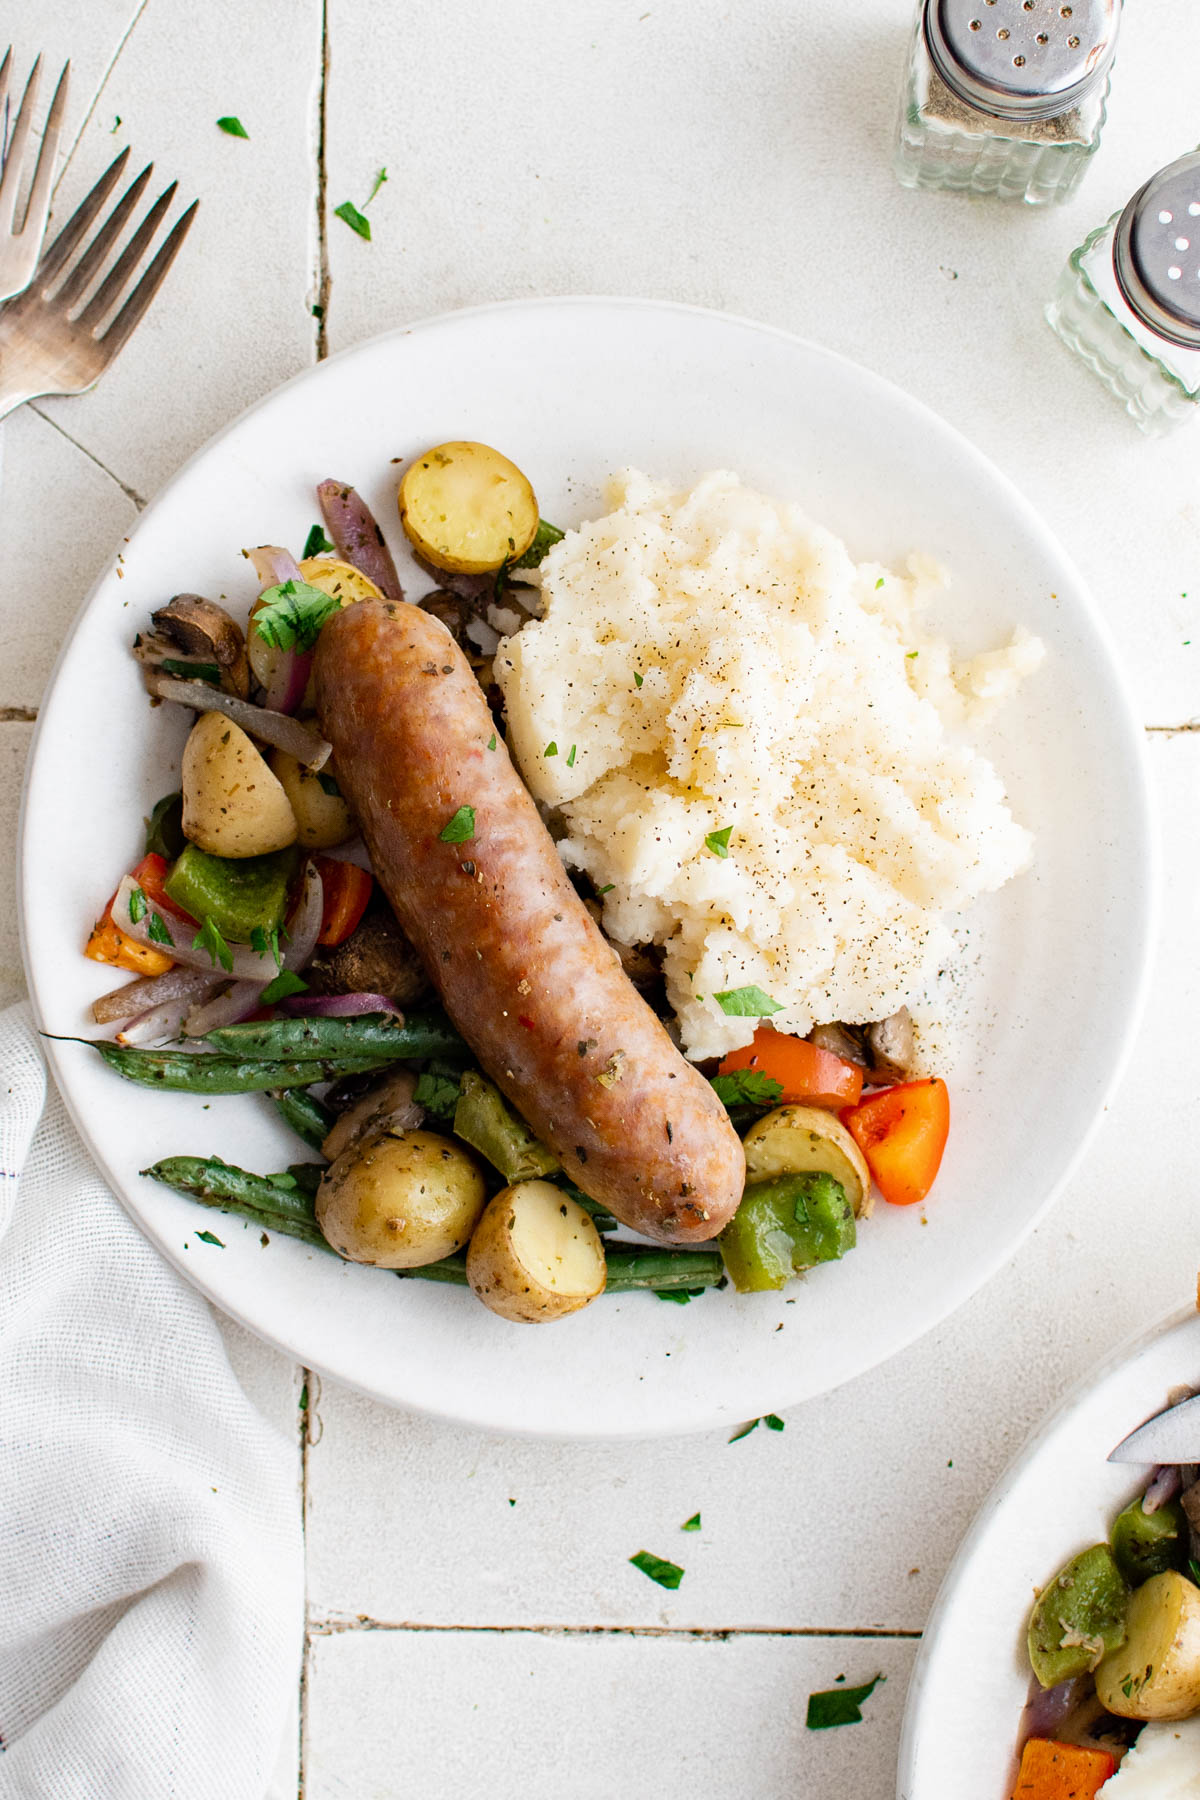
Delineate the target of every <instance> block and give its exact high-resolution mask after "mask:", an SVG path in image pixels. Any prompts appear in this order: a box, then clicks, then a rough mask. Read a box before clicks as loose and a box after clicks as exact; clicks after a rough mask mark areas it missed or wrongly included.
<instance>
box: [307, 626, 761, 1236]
mask: <svg viewBox="0 0 1200 1800" xmlns="http://www.w3.org/2000/svg"><path fill="white" fill-rule="evenodd" d="M315 673H316V693H317V707H318V710H319V713H320V719H321V729H322V730H323V731H324V733H325V735H326V736H327V737H328V739H329V741H330V742H331V743H332V745H333V749H334V755H335V757H336V759H337V768H338V780H339V782H340V783H341V786H342V788H343V789H344V791H345V794H346V797H347V799H348V800H349V802H350V804H351V806H352V807H353V809H354V813H355V816H356V818H357V819H358V821H359V823H360V825H361V827H362V833H363V837H364V838H365V839H366V843H367V848H368V849H369V851H370V853H371V863H372V866H373V868H374V870H375V874H376V876H377V878H378V880H379V882H380V884H381V886H382V887H383V890H384V892H385V893H386V894H387V896H388V899H389V900H390V901H391V903H392V906H393V908H394V909H395V913H396V917H397V919H398V920H399V922H400V925H401V927H402V929H403V930H404V932H405V933H406V934H407V936H408V937H409V938H410V939H411V941H412V942H413V944H414V945H415V946H416V948H417V951H418V953H419V954H420V956H421V957H422V959H423V961H424V963H425V966H426V968H427V970H428V972H429V976H430V979H431V980H432V981H433V983H434V986H435V987H436V988H437V989H438V991H439V993H440V994H441V996H442V999H443V1001H444V1003H445V1006H446V1010H447V1012H448V1013H449V1014H450V1017H451V1018H452V1019H453V1020H454V1023H455V1024H456V1025H457V1027H458V1029H459V1030H460V1031H461V1032H462V1035H463V1037H464V1038H465V1039H466V1040H467V1042H468V1043H469V1044H470V1045H471V1048H472V1049H473V1050H474V1052H475V1054H476V1055H477V1056H478V1058H479V1060H480V1062H481V1064H482V1065H483V1067H484V1069H485V1070H486V1071H487V1073H488V1074H489V1075H490V1076H491V1077H492V1079H493V1081H495V1082H496V1084H497V1085H498V1086H499V1087H500V1088H501V1089H502V1090H503V1092H504V1093H505V1094H506V1095H507V1096H508V1098H509V1099H510V1100H511V1101H512V1103H513V1105H514V1106H515V1107H516V1108H517V1109H518V1111H519V1112H520V1113H521V1115H522V1116H523V1117H524V1118H525V1119H526V1120H528V1122H529V1124H530V1125H531V1126H532V1127H533V1129H534V1130H535V1131H536V1132H537V1133H538V1135H539V1136H540V1137H541V1138H543V1139H544V1141H545V1142H546V1143H548V1144H549V1145H551V1147H552V1148H553V1149H554V1151H555V1152H556V1154H557V1155H558V1156H559V1157H560V1158H561V1160H562V1163H563V1167H564V1168H565V1169H566V1171H567V1173H568V1174H569V1175H570V1177H571V1179H572V1180H573V1181H575V1182H577V1183H578V1185H579V1186H580V1187H581V1188H582V1189H583V1191H584V1193H586V1194H589V1195H590V1196H591V1197H592V1199H594V1200H598V1201H601V1202H603V1204H604V1205H605V1206H607V1207H609V1208H610V1209H611V1210H612V1212H614V1213H615V1214H616V1216H617V1218H619V1219H621V1220H623V1221H624V1223H625V1224H627V1225H630V1226H632V1227H633V1228H634V1229H635V1230H637V1231H641V1232H644V1233H645V1234H646V1236H648V1237H652V1238H656V1239H658V1240H659V1241H661V1242H663V1243H669V1244H689V1243H698V1242H702V1241H703V1240H704V1239H706V1238H711V1237H714V1236H715V1235H716V1233H717V1232H718V1231H719V1230H720V1229H721V1227H722V1225H724V1224H725V1222H726V1220H727V1219H729V1218H730V1216H731V1215H732V1214H733V1212H734V1211H735V1210H736V1208H737V1204H738V1201H739V1200H740V1199H741V1194H742V1186H743V1182H744V1179H745V1158H744V1156H743V1153H742V1146H741V1143H740V1141H739V1139H738V1136H737V1133H736V1132H735V1131H734V1129H733V1127H732V1125H731V1124H730V1122H729V1118H728V1116H727V1114H726V1112H725V1109H724V1108H723V1106H722V1105H721V1103H720V1101H719V1100H718V1099H717V1097H716V1095H715V1094H714V1093H713V1090H712V1088H711V1087H710V1086H709V1084H708V1082H707V1081H705V1079H704V1077H703V1076H702V1075H701V1074H700V1073H699V1072H698V1071H697V1070H696V1069H694V1068H693V1067H692V1065H691V1064H690V1063H688V1062H685V1061H684V1059H683V1057H682V1056H681V1055H680V1054H679V1052H678V1051H677V1050H676V1049H675V1046H674V1045H673V1044H672V1043H671V1040H670V1038H669V1037H668V1036H667V1033H666V1031H665V1030H664V1028H663V1026H662V1024H661V1023H660V1021H659V1020H658V1019H657V1018H656V1017H655V1015H654V1014H653V1013H652V1012H651V1011H650V1008H649V1007H648V1006H647V1005H646V1003H645V1002H644V1001H643V1000H642V999H641V998H640V997H639V995H638V994H637V992H636V991H635V989H634V988H633V987H632V986H631V984H630V982H629V980H628V979H627V977H626V976H625V974H624V973H623V972H622V970H621V967H620V965H619V963H618V961H617V959H616V957H615V955H614V954H613V950H612V947H611V945H609V944H608V943H606V941H605V939H604V938H603V937H602V936H601V934H600V932H599V931H598V930H597V928H596V926H595V925H594V923H593V922H592V920H591V919H590V918H589V917H588V915H587V912H586V911H585V909H584V906H583V902H582V901H581V900H580V899H579V896H578V895H577V894H576V892H575V889H574V888H573V887H572V885H571V883H570V881H569V880H568V878H567V875H566V872H565V870H564V868H563V865H562V862H561V861H560V859H559V856H558V853H557V851H556V850H555V848H554V845H553V843H552V842H551V839H550V835H549V833H548V832H547V830H546V828H545V826H544V825H543V824H542V821H541V818H540V817H539V815H538V811H537V808H536V807H535V805H534V803H533V800H532V798H531V797H530V794H529V792H528V790H527V788H526V787H525V786H524V784H523V782H522V781H521V778H520V776H519V775H518V774H517V772H516V770H515V768H514V767H513V765H512V763H511V761H510V760H509V757H508V753H507V751H506V749H505V747H504V744H503V742H502V741H501V739H500V737H499V735H498V734H497V732H496V729H495V722H494V720H493V719H492V716H491V714H490V713H489V711H488V707H487V703H486V701H485V700H484V697H483V694H482V692H481V691H480V688H479V685H478V683H477V682H476V680H475V678H474V676H473V675H472V673H471V668H470V665H469V663H468V662H467V660H466V658H465V657H464V656H463V654H462V652H461V650H459V648H458V647H457V645H456V644H455V643H454V640H453V639H452V637H451V636H450V633H449V632H448V631H447V630H446V628H445V626H444V625H442V624H441V623H440V622H439V621H438V620H437V619H435V618H432V617H431V616H430V615H429V614H428V613H425V612H422V611H421V610H420V608H418V607H415V606H410V605H408V604H406V603H403V602H401V603H394V602H383V601H374V600H367V601H360V602H359V603H358V604H357V605H355V606H348V607H345V608H343V610H342V611H341V612H340V613H336V614H335V615H334V617H333V618H332V619H330V620H329V622H328V623H327V624H326V626H325V628H324V630H323V631H322V633H321V637H320V642H319V645H318V649H317V655H316V664H315ZM463 808H470V809H472V812H473V818H471V817H470V816H469V815H468V814H466V813H464V812H463V811H462V810H461V809H463ZM451 821H454V822H455V823H454V825H453V826H452V825H451ZM468 834H469V835H468ZM456 836H457V837H461V841H458V842H456V841H453V840H454V839H455V837H456ZM448 838H449V840H450V841H447V839H448Z"/></svg>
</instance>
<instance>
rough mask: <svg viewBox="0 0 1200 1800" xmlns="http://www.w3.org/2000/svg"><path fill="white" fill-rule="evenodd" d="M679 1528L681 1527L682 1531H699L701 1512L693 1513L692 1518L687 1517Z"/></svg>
mask: <svg viewBox="0 0 1200 1800" xmlns="http://www.w3.org/2000/svg"><path fill="white" fill-rule="evenodd" d="M679 1529H680V1531H699V1529H700V1514H699V1513H693V1514H692V1516H691V1518H690V1519H685V1520H684V1521H683V1524H682V1525H681V1526H680V1527H679Z"/></svg>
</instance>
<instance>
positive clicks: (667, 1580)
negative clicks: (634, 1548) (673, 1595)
mask: <svg viewBox="0 0 1200 1800" xmlns="http://www.w3.org/2000/svg"><path fill="white" fill-rule="evenodd" d="M629 1560H630V1562H631V1563H632V1564H633V1566H634V1568H635V1569H640V1570H641V1571H642V1574H643V1575H648V1576H649V1577H650V1579H651V1581H657V1583H658V1585H659V1587H663V1588H677V1587H678V1586H679V1584H680V1582H681V1581H682V1580H683V1570H682V1569H681V1568H680V1566H679V1564H678V1563H673V1562H667V1560H666V1558H665V1557H662V1556H651V1554H650V1552H649V1550H639V1551H638V1553H637V1555H636V1556H631V1557H630V1559H629Z"/></svg>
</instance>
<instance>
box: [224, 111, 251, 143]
mask: <svg viewBox="0 0 1200 1800" xmlns="http://www.w3.org/2000/svg"><path fill="white" fill-rule="evenodd" d="M217 126H218V128H219V129H220V130H221V131H223V132H225V133H226V135H227V136H228V137H240V138H245V139H246V140H247V142H249V138H250V133H249V132H248V131H247V130H246V127H245V126H244V125H243V124H242V121H241V120H240V119H235V118H234V116H233V114H232V113H227V114H226V116H225V117H224V118H223V119H218V120H217Z"/></svg>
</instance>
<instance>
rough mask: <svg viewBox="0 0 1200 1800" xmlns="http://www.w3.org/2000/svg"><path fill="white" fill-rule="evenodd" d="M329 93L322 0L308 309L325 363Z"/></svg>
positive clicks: (320, 358) (326, 29) (324, 2)
mask: <svg viewBox="0 0 1200 1800" xmlns="http://www.w3.org/2000/svg"><path fill="white" fill-rule="evenodd" d="M328 94H329V0H321V78H320V81H319V83H318V84H317V135H316V146H315V148H316V163H317V187H316V208H317V264H316V269H315V271H314V273H315V275H316V287H317V292H316V298H315V300H314V301H313V303H312V306H311V312H312V316H313V318H314V320H315V321H316V332H315V334H314V340H313V348H314V350H315V352H316V360H317V361H318V362H324V360H325V358H326V357H327V356H328V355H329V337H328V329H327V323H328V312H329V294H330V289H331V287H332V280H331V277H330V273H329V226H328V222H327V220H326V216H325V211H326V209H325V199H326V169H325V120H326V111H327V102H328Z"/></svg>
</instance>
